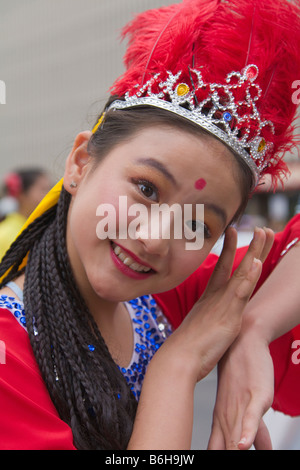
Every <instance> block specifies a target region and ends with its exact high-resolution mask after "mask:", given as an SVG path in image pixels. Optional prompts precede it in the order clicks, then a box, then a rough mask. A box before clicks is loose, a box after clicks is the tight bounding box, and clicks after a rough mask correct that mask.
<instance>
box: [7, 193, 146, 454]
mask: <svg viewBox="0 0 300 470" xmlns="http://www.w3.org/2000/svg"><path fill="white" fill-rule="evenodd" d="M69 203H70V195H69V194H68V193H67V192H66V191H65V190H64V189H63V190H62V193H61V197H60V200H59V202H58V205H57V206H55V207H54V208H52V209H50V210H48V211H47V212H46V213H45V214H43V215H42V216H41V217H40V218H39V219H36V221H34V222H33V224H31V226H29V227H28V229H27V230H26V231H25V232H23V234H22V235H21V236H20V237H19V239H18V240H17V241H16V242H15V243H14V244H13V246H12V247H11V249H10V250H9V252H7V254H6V256H5V258H4V260H3V263H2V264H1V266H0V275H3V274H4V273H5V272H6V271H7V269H8V268H9V267H10V266H13V268H12V269H11V270H10V272H9V274H8V275H7V276H6V277H5V279H4V280H3V282H2V286H3V285H5V283H6V282H8V281H9V280H10V279H13V278H15V277H16V273H17V271H18V268H19V266H20V264H21V263H22V260H23V259H24V257H25V256H26V254H27V253H28V252H29V257H28V262H27V266H26V270H25V285H24V306H25V312H26V324H27V329H28V334H29V338H30V341H31V345H32V348H33V351H34V354H35V357H36V360H37V362H38V365H39V367H40V370H41V373H42V376H43V378H44V381H45V383H46V385H47V388H48V390H49V394H50V396H51V399H52V401H53V403H54V405H55V406H56V408H57V410H58V413H59V415H60V417H61V418H62V419H63V420H64V421H65V422H66V423H68V424H69V425H70V426H71V428H72V432H73V436H74V443H75V445H76V447H77V448H79V449H114V450H117V449H125V448H126V446H127V443H128V440H129V438H130V435H131V432H132V425H133V420H134V416H135V412H136V406H137V404H136V400H135V398H134V397H133V395H132V393H131V391H130V390H129V387H128V386H127V384H126V381H125V379H124V378H123V376H122V374H121V372H120V371H119V369H118V367H117V366H116V364H115V363H114V361H113V359H112V357H111V355H110V353H109V351H108V349H107V347H106V344H105V342H104V340H103V338H102V336H101V334H100V332H99V330H98V328H97V326H96V324H95V322H94V319H93V317H92V315H91V314H90V312H89V310H88V308H87V306H86V304H85V302H84V300H83V298H82V297H81V295H80V293H79V290H78V288H77V287H76V283H75V280H74V276H73V273H72V269H71V266H70V263H69V260H68V255H67V250H66V236H65V235H66V220H67V213H68V208H69ZM19 272H20V271H19ZM89 345H93V346H94V348H95V349H94V350H93V351H91V350H90V349H89V347H88V346H89Z"/></svg>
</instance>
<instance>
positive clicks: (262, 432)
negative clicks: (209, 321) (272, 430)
mask: <svg viewBox="0 0 300 470" xmlns="http://www.w3.org/2000/svg"><path fill="white" fill-rule="evenodd" d="M273 393H274V372H273V361H272V358H271V355H270V352H269V347H268V344H267V343H265V342H264V341H262V340H261V339H260V338H259V336H258V335H257V334H255V335H247V334H245V335H241V336H240V337H238V338H237V340H236V341H235V342H234V343H233V344H232V346H231V347H230V349H229V350H228V351H227V352H226V354H225V356H224V357H223V358H222V359H221V361H220V362H219V364H218V392H217V399H216V405H215V409H214V416H213V426H212V432H211V436H210V440H209V445H208V448H209V449H210V450H217V449H219V450H223V449H227V450H238V449H240V450H247V449H249V448H250V447H251V446H252V444H254V446H255V448H256V449H257V450H271V449H272V443H271V439H270V436H269V432H268V430H267V428H266V426H265V424H264V422H263V420H262V417H263V415H264V414H265V412H266V411H267V410H268V409H269V408H270V406H271V405H272V402H273Z"/></svg>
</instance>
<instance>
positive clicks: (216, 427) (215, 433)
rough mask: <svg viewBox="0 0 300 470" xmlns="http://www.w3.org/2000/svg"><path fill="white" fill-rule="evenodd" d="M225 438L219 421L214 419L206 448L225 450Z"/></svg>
mask: <svg viewBox="0 0 300 470" xmlns="http://www.w3.org/2000/svg"><path fill="white" fill-rule="evenodd" d="M225 449H226V446H225V440H224V434H223V432H222V428H221V426H220V423H219V421H214V423H213V426H212V430H211V434H210V438H209V441H208V446H207V450H225Z"/></svg>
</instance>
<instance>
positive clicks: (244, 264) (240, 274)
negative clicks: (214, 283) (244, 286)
mask: <svg viewBox="0 0 300 470" xmlns="http://www.w3.org/2000/svg"><path fill="white" fill-rule="evenodd" d="M265 243H266V233H265V231H264V230H263V229H255V231H254V236H253V239H252V241H251V243H250V245H249V248H248V250H247V253H246V254H245V256H244V258H243V259H242V261H241V263H240V265H239V266H238V268H237V269H236V270H235V271H234V273H233V276H232V279H231V281H232V284H235V285H236V284H237V283H239V282H241V281H243V280H245V279H247V276H248V274H249V273H250V272H251V271H252V270H253V268H255V267H256V266H255V265H254V263H255V264H257V262H256V260H259V259H260V257H261V255H262V252H263V250H264V246H265ZM251 279H252V276H251ZM254 280H255V278H254Z"/></svg>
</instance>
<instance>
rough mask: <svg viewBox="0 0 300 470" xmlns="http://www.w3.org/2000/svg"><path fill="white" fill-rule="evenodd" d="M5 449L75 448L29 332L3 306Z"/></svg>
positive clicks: (0, 379) (0, 388) (0, 428)
mask: <svg viewBox="0 0 300 470" xmlns="http://www.w3.org/2000/svg"><path fill="white" fill-rule="evenodd" d="M0 348H1V351H0V404H1V413H0V448H1V450H74V449H75V448H74V445H73V438H72V432H71V429H70V428H69V427H68V426H67V424H66V423H64V422H63V421H62V420H61V419H60V418H59V416H58V414H57V411H56V409H55V407H54V405H53V403H52V401H51V399H50V396H49V394H48V391H47V389H46V386H45V383H44V381H43V380H42V377H41V375H40V372H39V368H38V365H37V363H36V361H35V358H34V355H33V351H32V349H31V345H30V342H29V337H28V334H27V332H26V331H25V330H24V329H23V328H22V327H21V326H20V325H19V323H18V322H17V321H16V319H15V318H14V317H13V315H12V313H11V312H9V311H8V310H6V309H0Z"/></svg>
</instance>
